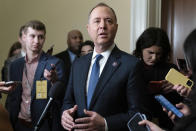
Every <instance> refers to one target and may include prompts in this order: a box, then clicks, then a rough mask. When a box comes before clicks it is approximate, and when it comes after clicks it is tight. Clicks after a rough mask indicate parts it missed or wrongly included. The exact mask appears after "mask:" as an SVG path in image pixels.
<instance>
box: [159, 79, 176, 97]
mask: <svg viewBox="0 0 196 131" xmlns="http://www.w3.org/2000/svg"><path fill="white" fill-rule="evenodd" d="M173 86H174V85H173V84H171V83H170V82H168V81H167V80H162V86H161V88H162V93H164V94H168V93H170V92H172V91H174V89H173Z"/></svg>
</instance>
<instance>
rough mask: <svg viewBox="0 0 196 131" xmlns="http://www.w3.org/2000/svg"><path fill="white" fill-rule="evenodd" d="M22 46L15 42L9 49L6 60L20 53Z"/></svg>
mask: <svg viewBox="0 0 196 131" xmlns="http://www.w3.org/2000/svg"><path fill="white" fill-rule="evenodd" d="M21 49H22V46H21V43H20V42H19V41H16V42H15V43H14V44H13V45H12V46H11V48H10V50H9V53H8V58H10V57H12V56H15V55H17V54H19V53H20V52H21Z"/></svg>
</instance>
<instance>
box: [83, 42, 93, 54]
mask: <svg viewBox="0 0 196 131" xmlns="http://www.w3.org/2000/svg"><path fill="white" fill-rule="evenodd" d="M86 45H89V46H91V47H92V48H94V43H93V42H92V41H91V40H86V41H85V42H82V43H81V45H80V52H81V49H82V47H83V46H86Z"/></svg>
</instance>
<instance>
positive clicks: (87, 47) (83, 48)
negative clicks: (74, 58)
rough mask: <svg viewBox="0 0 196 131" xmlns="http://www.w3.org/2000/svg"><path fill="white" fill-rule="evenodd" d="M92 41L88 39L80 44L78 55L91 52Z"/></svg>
mask: <svg viewBox="0 0 196 131" xmlns="http://www.w3.org/2000/svg"><path fill="white" fill-rule="evenodd" d="M93 49H94V43H93V42H92V41H90V40H86V41H85V42H83V43H82V44H81V45H80V56H83V55H86V54H88V53H91V52H93Z"/></svg>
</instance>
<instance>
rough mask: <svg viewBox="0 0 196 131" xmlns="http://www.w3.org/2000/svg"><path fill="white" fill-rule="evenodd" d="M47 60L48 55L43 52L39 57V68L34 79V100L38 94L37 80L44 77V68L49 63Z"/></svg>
mask: <svg viewBox="0 0 196 131" xmlns="http://www.w3.org/2000/svg"><path fill="white" fill-rule="evenodd" d="M46 60H47V57H46V55H45V54H44V53H42V55H41V57H40V59H39V63H38V65H37V69H36V71H35V76H34V80H33V89H32V95H31V96H32V100H33V98H34V97H35V95H36V81H37V80H41V79H43V73H44V69H45V66H46V64H47V62H46Z"/></svg>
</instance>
